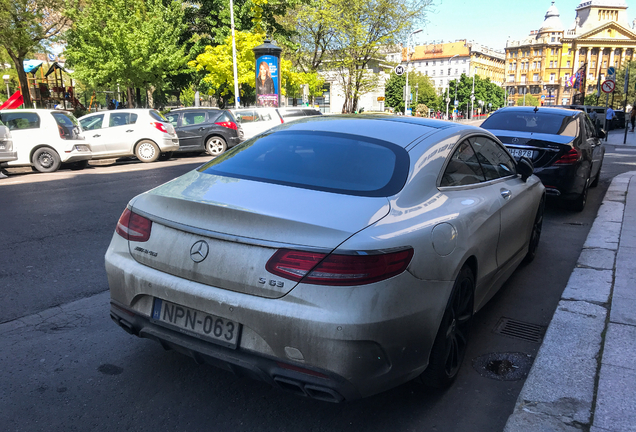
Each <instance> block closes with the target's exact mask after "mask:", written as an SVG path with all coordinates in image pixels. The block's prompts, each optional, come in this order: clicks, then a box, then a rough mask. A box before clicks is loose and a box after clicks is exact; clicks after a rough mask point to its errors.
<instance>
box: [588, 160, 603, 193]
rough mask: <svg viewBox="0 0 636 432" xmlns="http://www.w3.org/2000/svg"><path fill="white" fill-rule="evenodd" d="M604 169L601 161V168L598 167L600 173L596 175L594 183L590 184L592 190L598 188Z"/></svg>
mask: <svg viewBox="0 0 636 432" xmlns="http://www.w3.org/2000/svg"><path fill="white" fill-rule="evenodd" d="M602 169H603V160H602V159H601V166H600V167H598V172H597V173H596V177H595V178H594V181H593V182H592V183H591V184H590V187H591V188H595V187H596V186H598V180H599V179H600V178H601V170H602Z"/></svg>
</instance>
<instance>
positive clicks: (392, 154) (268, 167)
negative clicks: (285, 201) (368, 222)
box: [199, 131, 409, 197]
mask: <svg viewBox="0 0 636 432" xmlns="http://www.w3.org/2000/svg"><path fill="white" fill-rule="evenodd" d="M408 167H409V157H408V154H407V152H406V151H405V150H404V149H403V148H402V147H399V146H397V145H395V144H392V143H389V142H386V141H381V140H377V139H373V138H367V137H360V136H357V135H350V134H342V133H333V132H318V131H311V132H310V131H278V132H275V133H270V134H267V135H261V136H259V137H257V138H254V139H252V140H249V141H246V142H245V143H243V144H241V145H238V146H236V147H234V148H232V149H231V150H230V151H228V152H226V153H224V154H223V155H221V156H219V157H217V158H215V159H213V160H212V161H210V162H209V163H207V164H206V165H204V166H203V167H201V168H199V171H201V172H204V173H207V174H215V175H220V176H226V177H235V178H242V179H247V180H255V181H260V182H265V183H275V184H281V185H287V186H294V187H299V188H305V189H312V190H319V191H325V192H334V193H340V194H347V195H357V196H369V197H381V196H385V197H386V196H391V195H394V194H396V193H397V192H399V191H400V189H402V187H403V186H404V183H405V182H406V177H407V175H408Z"/></svg>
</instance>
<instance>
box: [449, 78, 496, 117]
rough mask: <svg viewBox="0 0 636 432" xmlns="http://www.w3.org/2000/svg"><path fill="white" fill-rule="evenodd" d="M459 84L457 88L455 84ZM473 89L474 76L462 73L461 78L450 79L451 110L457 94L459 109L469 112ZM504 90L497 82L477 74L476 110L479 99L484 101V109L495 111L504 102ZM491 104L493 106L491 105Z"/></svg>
mask: <svg viewBox="0 0 636 432" xmlns="http://www.w3.org/2000/svg"><path fill="white" fill-rule="evenodd" d="M456 84H457V90H455V85H456ZM472 89H473V77H469V76H466V75H465V74H462V76H461V78H460V79H459V80H453V81H450V82H449V84H448V94H449V97H450V100H451V101H450V107H451V108H449V109H450V110H452V107H453V102H454V101H455V97H456V96H455V95H457V101H458V102H459V105H458V109H459V111H462V112H463V113H467V112H469V111H470V108H471V103H470V102H471V101H470V95H471V93H472ZM503 99H504V90H503V89H502V88H501V87H499V86H498V85H497V84H495V83H492V82H490V79H489V78H485V79H484V78H481V77H480V76H479V75H475V101H474V107H475V110H477V109H478V108H479V103H478V101H480V100H481V101H483V102H484V109H488V110H490V111H494V110H496V109H498V108H501V107H502V106H503V104H504V100H503ZM489 104H491V106H490V107H489Z"/></svg>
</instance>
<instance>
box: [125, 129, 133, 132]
mask: <svg viewBox="0 0 636 432" xmlns="http://www.w3.org/2000/svg"><path fill="white" fill-rule="evenodd" d="M134 131H135V130H134V129H128V130H127V131H126V132H134Z"/></svg>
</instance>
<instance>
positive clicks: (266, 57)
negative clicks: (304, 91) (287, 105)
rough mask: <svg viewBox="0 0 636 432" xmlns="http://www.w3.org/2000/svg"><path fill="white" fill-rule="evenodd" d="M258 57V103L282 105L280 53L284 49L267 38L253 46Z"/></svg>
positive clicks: (274, 105)
mask: <svg viewBox="0 0 636 432" xmlns="http://www.w3.org/2000/svg"><path fill="white" fill-rule="evenodd" d="M252 51H254V57H256V105H257V106H266V107H279V106H280V79H281V75H280V53H281V52H282V51H283V49H282V48H281V47H279V46H277V45H274V44H273V43H271V41H270V40H269V37H266V38H265V41H264V42H263V43H262V44H261V45H259V46H257V47H255V48H252Z"/></svg>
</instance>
